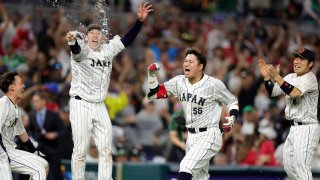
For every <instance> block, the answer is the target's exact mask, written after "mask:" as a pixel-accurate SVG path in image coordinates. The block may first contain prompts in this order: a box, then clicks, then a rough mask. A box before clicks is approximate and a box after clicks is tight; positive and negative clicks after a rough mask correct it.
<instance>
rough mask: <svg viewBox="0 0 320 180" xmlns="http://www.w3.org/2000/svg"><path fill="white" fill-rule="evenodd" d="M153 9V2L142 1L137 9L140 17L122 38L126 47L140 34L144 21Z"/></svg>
mask: <svg viewBox="0 0 320 180" xmlns="http://www.w3.org/2000/svg"><path fill="white" fill-rule="evenodd" d="M152 11H153V8H152V5H151V4H149V3H148V2H146V3H141V5H140V6H139V8H138V10H137V16H138V19H137V21H136V23H135V24H134V25H133V27H132V28H131V29H130V30H129V31H128V32H127V34H125V35H124V36H123V37H122V38H121V42H122V43H123V45H124V46H125V47H127V46H129V45H130V44H131V43H132V41H133V40H134V39H135V38H136V36H137V35H138V33H139V31H140V29H141V27H142V23H143V22H144V21H145V20H146V19H147V17H148V14H149V12H152Z"/></svg>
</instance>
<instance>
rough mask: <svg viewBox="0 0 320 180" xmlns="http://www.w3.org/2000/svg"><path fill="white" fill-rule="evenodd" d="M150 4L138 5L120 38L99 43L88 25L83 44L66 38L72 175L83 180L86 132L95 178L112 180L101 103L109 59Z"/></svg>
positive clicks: (95, 27)
mask: <svg viewBox="0 0 320 180" xmlns="http://www.w3.org/2000/svg"><path fill="white" fill-rule="evenodd" d="M152 11H153V8H152V5H150V4H149V3H142V4H141V5H140V7H139V9H138V11H137V15H138V19H137V21H136V22H135V24H134V26H133V27H132V28H131V29H130V30H129V31H128V33H127V34H125V35H124V37H122V38H120V37H119V36H115V37H113V39H111V40H110V41H109V43H108V44H105V43H104V42H103V39H104V36H103V34H102V32H101V27H100V26H99V25H97V24H91V25H89V26H88V28H87V38H86V41H83V40H82V39H80V38H77V35H76V34H75V33H74V32H69V33H68V34H67V35H66V40H67V41H68V44H69V46H70V49H71V67H72V70H71V73H72V82H71V89H70V96H71V100H70V121H71V127H72V135H73V142H74V148H73V154H72V164H71V167H72V176H73V179H76V180H83V179H84V172H85V159H86V154H87V151H88V147H89V139H90V133H91V132H92V135H93V139H94V141H95V144H96V146H97V148H98V151H99V170H98V179H100V180H102V179H104V180H110V179H112V156H111V140H112V129H111V122H110V118H109V115H108V112H107V108H106V106H105V104H104V102H103V101H104V99H105V97H106V94H107V91H108V86H109V82H110V74H111V69H112V60H113V58H114V57H115V56H116V55H117V54H118V53H120V52H121V51H122V50H124V49H125V47H127V46H128V45H129V44H130V43H131V42H132V41H133V40H134V39H135V37H136V36H137V34H138V33H139V31H140V29H141V27H142V23H143V22H144V21H145V20H146V18H147V16H148V14H149V12H152Z"/></svg>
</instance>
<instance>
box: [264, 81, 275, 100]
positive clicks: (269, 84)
mask: <svg viewBox="0 0 320 180" xmlns="http://www.w3.org/2000/svg"><path fill="white" fill-rule="evenodd" d="M264 86H265V87H266V89H267V91H268V93H269V95H270V96H271V94H272V89H273V87H274V83H273V82H272V81H271V79H269V80H268V81H264Z"/></svg>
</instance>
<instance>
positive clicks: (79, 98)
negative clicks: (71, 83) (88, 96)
mask: <svg viewBox="0 0 320 180" xmlns="http://www.w3.org/2000/svg"><path fill="white" fill-rule="evenodd" d="M74 98H75V99H77V100H82V98H81V97H80V96H75V97H74Z"/></svg>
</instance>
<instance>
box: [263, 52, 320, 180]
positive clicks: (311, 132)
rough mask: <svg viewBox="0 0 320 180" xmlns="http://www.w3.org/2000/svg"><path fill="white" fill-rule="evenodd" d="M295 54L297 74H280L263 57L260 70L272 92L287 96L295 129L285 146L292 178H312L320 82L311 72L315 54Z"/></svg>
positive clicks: (318, 127) (288, 113) (319, 134)
mask: <svg viewBox="0 0 320 180" xmlns="http://www.w3.org/2000/svg"><path fill="white" fill-rule="evenodd" d="M294 56H295V59H294V61H293V71H294V73H291V74H288V75H287V76H285V77H284V78H282V77H281V76H280V75H279V66H278V68H274V67H273V66H272V65H270V64H266V63H265V61H264V60H263V59H260V60H259V69H260V72H261V75H262V76H263V78H264V80H265V87H266V89H267V91H268V92H269V94H270V95H271V96H272V97H275V96H278V95H281V94H284V95H285V99H286V108H285V115H286V119H288V120H290V122H291V128H290V132H289V134H288V137H287V139H286V141H285V143H284V147H283V166H284V169H285V171H286V173H287V175H288V177H289V178H290V179H296V180H298V179H299V180H301V179H312V173H311V160H312V157H313V154H314V151H315V148H316V146H317V145H318V142H319V137H320V125H319V122H318V120H317V104H318V96H319V90H318V82H317V78H316V76H315V75H314V74H313V72H312V71H311V69H312V66H313V63H314V59H315V54H314V52H312V51H311V50H309V49H306V48H302V49H300V50H299V51H297V52H295V53H294Z"/></svg>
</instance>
